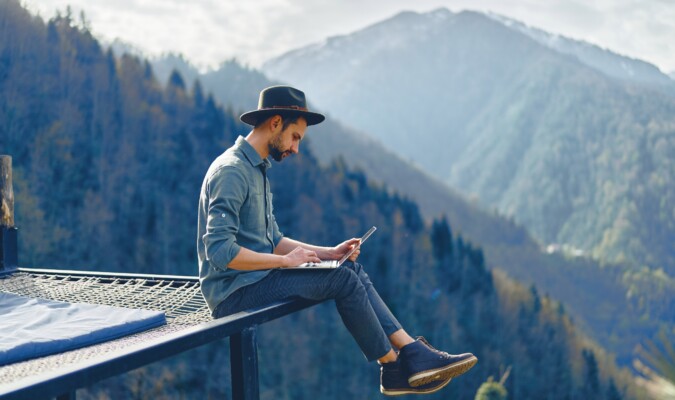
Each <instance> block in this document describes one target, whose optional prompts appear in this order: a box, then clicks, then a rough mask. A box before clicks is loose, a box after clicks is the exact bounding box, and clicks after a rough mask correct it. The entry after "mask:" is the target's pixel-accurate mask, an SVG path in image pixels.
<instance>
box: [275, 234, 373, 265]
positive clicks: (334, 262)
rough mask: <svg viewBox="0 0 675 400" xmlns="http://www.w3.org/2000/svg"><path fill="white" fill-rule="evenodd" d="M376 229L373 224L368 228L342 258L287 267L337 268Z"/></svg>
mask: <svg viewBox="0 0 675 400" xmlns="http://www.w3.org/2000/svg"><path fill="white" fill-rule="evenodd" d="M376 229H377V228H376V227H374V226H373V227H372V228H370V229H368V232H366V233H365V234H364V235H363V236H362V237H361V242H360V243H359V244H358V245H357V246H354V248H353V249H351V250H349V251H348V252H347V253H346V254H345V255H344V256H342V258H341V259H339V260H326V261H321V262H320V263H304V264H300V265H298V266H297V267H294V268H287V269H333V268H337V267H339V266H340V265H342V264H343V263H344V262H345V261H347V259H348V258H349V257H350V256H351V255H352V254H354V252H355V251H356V249H358V248H359V247H361V245H362V244H363V242H365V241H366V240H368V238H369V237H370V235H372V234H373V232H375V230H376Z"/></svg>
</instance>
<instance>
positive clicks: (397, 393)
mask: <svg viewBox="0 0 675 400" xmlns="http://www.w3.org/2000/svg"><path fill="white" fill-rule="evenodd" d="M451 380H452V379H448V380H447V381H445V382H443V384H441V385H440V386H436V387H434V388H430V389H414V388H410V389H385V388H384V387H382V385H380V393H382V394H383V395H385V396H402V395H406V394H431V393H436V392H438V391H439V390H441V389H443V388H444V387H446V386H448V384H449V383H450V381H451Z"/></svg>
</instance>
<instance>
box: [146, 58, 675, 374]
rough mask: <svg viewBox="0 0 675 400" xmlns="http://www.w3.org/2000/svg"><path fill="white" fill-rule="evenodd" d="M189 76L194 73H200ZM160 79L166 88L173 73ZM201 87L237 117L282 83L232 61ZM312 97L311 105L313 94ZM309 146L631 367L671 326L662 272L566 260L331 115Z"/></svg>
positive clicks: (673, 300) (669, 283)
mask: <svg viewBox="0 0 675 400" xmlns="http://www.w3.org/2000/svg"><path fill="white" fill-rule="evenodd" d="M157 62H161V63H164V65H163V66H162V68H160V69H158V70H163V71H172V70H174V69H176V70H180V68H181V64H178V65H172V60H171V59H168V58H167V59H158V60H154V63H157ZM189 73H196V69H194V70H193V71H189ZM158 77H159V78H160V81H163V82H168V73H167V75H165V76H159V75H158ZM200 81H201V82H204V88H205V90H207V91H212V92H213V95H214V97H215V98H216V99H218V100H219V101H220V102H221V103H222V104H224V105H227V108H228V109H235V110H239V111H238V113H240V112H242V111H245V110H250V109H254V108H256V107H257V93H258V91H259V90H260V89H262V88H264V87H267V86H270V85H272V84H276V82H273V81H270V80H268V78H267V77H265V75H263V74H262V73H260V72H259V71H256V70H254V69H251V68H248V67H244V66H241V65H240V64H239V63H237V62H236V61H233V60H230V61H227V62H225V63H223V64H222V65H221V66H220V68H218V69H217V70H214V71H210V72H208V73H205V74H202V75H201V76H200ZM243 82H246V84H245V85H243V84H242V83H243ZM247 85H250V87H249V88H248V89H247V88H246V87H247ZM252 89H253V90H252ZM308 96H309V99H310V100H312V98H313V94H312V92H308ZM312 108H313V106H312ZM322 111H323V110H322ZM306 142H307V147H309V149H310V150H311V152H312V153H313V154H315V155H316V156H317V159H318V160H319V161H320V162H321V163H322V164H324V165H327V164H330V163H332V162H334V160H335V159H336V158H337V159H339V160H341V161H340V162H341V163H343V164H345V165H347V166H349V167H350V168H358V169H359V170H362V171H367V174H368V177H369V179H371V180H373V181H374V182H376V183H377V184H384V185H386V187H388V188H390V189H394V190H395V191H397V192H398V193H400V194H402V195H404V196H406V197H408V198H411V199H414V200H415V202H416V203H417V204H419V206H420V211H422V213H423V214H424V215H425V216H426V219H427V220H432V219H434V218H437V217H438V216H439V215H442V214H444V215H446V216H447V219H448V221H449V222H450V224H451V225H452V226H453V227H454V230H455V232H457V233H458V234H461V235H462V237H463V238H465V240H469V241H471V242H474V243H481V246H482V247H483V250H484V251H485V254H486V259H487V260H488V265H489V266H490V267H492V268H497V269H501V270H503V271H505V272H506V273H507V274H508V275H509V276H511V277H513V278H515V279H517V280H518V281H520V282H522V283H524V284H526V285H530V284H534V285H536V286H537V287H538V288H539V289H540V290H541V291H542V292H544V293H547V294H549V295H551V296H552V297H553V298H555V299H558V300H561V301H563V302H564V304H565V307H566V309H567V310H568V312H569V313H570V315H572V316H573V317H574V318H575V320H576V321H577V322H578V323H579V325H581V326H583V327H584V330H585V331H586V332H588V333H589V334H590V335H591V336H592V337H593V338H594V339H596V340H597V341H598V342H600V343H601V344H602V345H603V346H605V347H606V348H608V349H610V350H611V351H612V352H614V353H615V354H616V355H617V361H618V362H619V363H620V364H621V365H631V363H632V361H633V359H634V357H635V354H634V348H635V346H637V345H638V344H640V343H641V341H642V340H644V339H645V338H651V337H654V335H656V333H657V332H658V329H659V327H660V326H662V325H664V324H665V325H666V326H667V325H668V324H672V323H673V315H672V312H670V311H669V310H672V307H673V306H675V297H673V296H672V295H670V294H669V293H671V289H674V290H675V281H674V280H672V279H669V278H667V277H666V278H665V279H664V278H663V277H662V275H661V274H660V273H659V271H658V270H649V269H647V270H644V271H637V272H630V271H629V268H628V266H622V265H612V266H610V267H603V266H601V265H600V264H599V263H597V262H594V261H591V260H588V259H585V258H583V257H581V258H580V257H574V256H568V255H567V254H566V252H565V251H557V250H556V249H555V247H553V248H551V249H550V250H549V251H543V250H541V249H540V246H539V245H538V244H536V243H535V242H534V240H533V239H532V238H531V236H530V235H529V233H528V232H527V231H526V230H524V229H523V228H522V227H520V226H518V225H517V224H515V223H514V222H513V220H512V219H509V218H505V217H503V216H501V215H500V214H498V213H496V212H485V211H482V210H481V208H480V207H477V206H476V205H475V203H474V202H470V201H466V200H465V199H464V198H463V196H461V195H458V194H457V193H456V192H455V191H453V190H451V189H449V188H448V187H447V185H445V184H444V183H442V182H441V181H440V180H438V179H435V178H431V177H430V176H429V175H428V174H426V173H424V172H423V171H422V170H421V169H420V168H419V167H415V166H413V165H411V164H410V163H409V162H407V161H405V160H403V159H402V158H401V157H400V156H397V155H396V154H394V153H393V152H391V151H389V150H387V149H385V148H384V146H383V145H382V144H381V143H379V142H378V141H377V140H374V139H371V138H370V137H369V136H368V135H367V134H366V133H364V132H359V131H357V130H355V129H353V128H351V127H349V126H347V125H345V124H343V123H341V122H338V121H336V120H335V119H334V118H332V117H331V115H330V114H329V115H328V118H327V119H326V122H324V123H323V124H321V125H318V126H316V127H313V128H312V129H311V131H310V135H308V136H307V140H306ZM549 252H550V253H551V254H549ZM567 253H570V254H571V253H572V252H567ZM655 288H659V289H658V290H655ZM645 315H649V317H647V318H645ZM635 321H641V322H640V323H636V322H635Z"/></svg>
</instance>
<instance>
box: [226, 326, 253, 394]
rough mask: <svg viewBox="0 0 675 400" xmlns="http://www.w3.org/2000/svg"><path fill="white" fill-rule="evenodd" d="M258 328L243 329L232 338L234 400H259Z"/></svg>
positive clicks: (231, 363) (231, 366) (231, 356)
mask: <svg viewBox="0 0 675 400" xmlns="http://www.w3.org/2000/svg"><path fill="white" fill-rule="evenodd" d="M256 336H257V335H256V326H255V325H254V326H251V327H248V328H245V329H243V330H242V331H241V332H239V333H235V334H234V335H232V336H231V337H230V371H231V374H232V399H234V400H258V399H259V398H260V394H259V383H258V342H257V338H256Z"/></svg>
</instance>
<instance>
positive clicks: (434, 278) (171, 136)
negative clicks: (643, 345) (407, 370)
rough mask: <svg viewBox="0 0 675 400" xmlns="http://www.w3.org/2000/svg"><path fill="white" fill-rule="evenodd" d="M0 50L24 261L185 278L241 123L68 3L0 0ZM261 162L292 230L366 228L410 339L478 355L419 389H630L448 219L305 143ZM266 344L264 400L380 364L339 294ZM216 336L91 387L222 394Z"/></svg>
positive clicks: (335, 386)
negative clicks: (370, 359) (430, 214)
mask: <svg viewBox="0 0 675 400" xmlns="http://www.w3.org/2000/svg"><path fill="white" fill-rule="evenodd" d="M0 54H2V55H3V58H2V61H3V63H2V64H1V65H2V67H1V68H2V69H1V71H2V73H0V89H1V90H0V120H2V121H6V123H4V124H2V125H0V140H1V142H0V143H1V144H2V149H3V152H7V153H9V154H11V155H12V156H13V157H14V166H15V167H14V171H15V183H16V187H15V190H16V191H15V194H16V196H15V198H16V206H17V208H16V213H17V214H16V221H17V225H19V227H20V228H21V233H20V235H21V236H20V246H21V248H20V253H21V254H22V256H24V257H23V258H22V265H26V266H41V267H60V268H63V267H66V266H67V267H73V268H87V269H91V268H97V269H105V270H117V271H127V272H148V273H169V274H194V272H195V269H196V260H195V249H194V242H195V235H196V229H195V226H194V224H195V222H194V215H195V207H196V196H197V195H198V192H199V185H200V184H201V178H202V175H203V173H204V171H206V168H207V166H208V164H209V163H210V161H211V160H212V159H213V158H214V157H215V156H216V155H217V154H218V153H219V152H221V151H223V150H224V149H225V148H226V147H228V146H229V145H230V144H231V143H232V142H233V141H234V139H235V138H236V136H237V135H238V134H241V133H245V127H243V126H242V125H240V124H239V123H238V122H237V121H236V116H234V115H232V114H231V113H228V112H227V111H226V110H224V109H223V108H221V107H219V106H218V105H216V104H215V102H214V101H213V99H212V98H211V97H210V96H209V95H207V94H205V92H204V90H203V88H202V87H201V85H200V84H196V85H194V86H192V87H191V88H188V87H187V86H186V84H185V82H184V80H183V78H182V77H181V76H180V75H179V74H172V76H171V78H170V80H169V84H168V87H166V88H163V87H162V86H161V85H160V84H159V83H158V82H157V81H156V80H155V79H154V76H153V73H152V69H151V68H150V65H149V63H148V62H147V61H144V60H140V59H138V58H135V57H130V56H122V57H121V58H116V57H114V55H113V54H112V52H105V51H103V49H102V48H101V47H100V45H99V44H98V42H97V41H96V40H94V39H93V37H92V36H91V34H90V33H89V32H88V30H87V29H86V28H84V27H79V26H77V25H75V24H74V22H73V20H72V19H70V17H69V16H68V15H66V16H63V17H57V18H55V19H53V20H50V21H49V22H47V23H45V22H43V21H42V20H41V19H40V18H37V17H33V16H31V15H29V14H28V12H27V11H25V10H24V9H22V8H21V6H20V4H19V3H18V2H14V1H9V2H3V3H0ZM271 173H272V174H273V175H272V176H271V181H272V182H273V189H274V192H275V198H274V202H275V209H276V210H277V212H276V214H277V218H278V221H279V223H280V225H281V227H282V230H284V232H285V233H286V234H288V235H289V236H293V237H297V238H299V239H306V240H310V239H311V240H312V241H317V242H327V243H330V242H337V241H339V240H342V239H344V238H345V237H349V236H354V234H355V232H361V231H362V230H363V228H364V227H366V226H370V225H371V224H375V225H377V226H378V227H379V228H380V230H378V233H377V235H374V236H373V237H372V239H371V240H369V242H368V251H364V253H363V254H362V258H361V259H362V261H363V262H364V263H365V264H367V265H369V266H370V267H369V274H370V275H371V278H372V279H373V280H374V281H375V282H376V284H377V285H378V287H379V288H380V293H381V294H382V296H383V298H385V299H386V300H387V302H388V303H389V304H390V305H391V307H392V309H393V310H394V311H395V313H396V314H397V315H398V316H399V318H400V319H401V320H402V321H403V322H404V323H405V324H406V325H407V326H410V327H411V331H414V333H416V334H422V333H423V334H425V335H426V336H427V337H429V339H430V340H431V341H432V342H433V343H434V344H435V345H437V346H439V347H441V348H447V349H451V348H452V349H456V350H458V351H459V349H464V348H467V347H468V348H470V349H471V351H474V352H475V353H476V354H478V355H479V357H480V358H481V366H480V368H476V369H475V371H472V373H470V374H467V375H466V376H465V377H463V378H462V379H457V380H456V382H453V384H452V385H451V386H449V387H448V388H447V390H445V391H444V392H442V394H439V395H438V396H430V397H429V398H445V397H446V396H450V397H453V398H472V397H473V395H474V394H475V392H476V389H477V387H478V386H479V385H480V383H482V382H483V381H485V380H486V379H487V377H488V376H489V375H496V374H497V373H498V372H499V371H500V368H501V367H503V366H505V365H512V366H513V374H512V378H510V380H509V383H508V385H507V388H508V390H509V392H511V393H513V395H514V396H516V397H518V398H532V399H537V398H542V397H546V398H553V399H557V398H560V399H565V398H574V397H576V398H595V397H598V396H606V397H609V398H612V399H617V398H636V397H637V396H638V394H639V393H637V392H636V391H635V388H634V387H633V386H632V383H631V380H630V377H628V376H626V374H625V373H620V372H618V371H616V369H615V367H614V366H613V363H612V361H611V359H610V358H608V357H606V356H605V355H604V352H603V351H602V350H601V349H600V348H598V347H597V346H595V345H593V344H592V343H591V342H589V341H588V340H587V339H585V338H584V336H583V335H581V334H579V333H578V332H577V330H576V328H575V326H574V324H573V323H572V321H571V320H570V318H569V317H568V315H567V313H566V312H565V311H564V308H563V307H561V306H560V305H559V304H558V303H556V302H555V301H553V300H551V299H550V298H549V297H548V296H545V295H541V294H539V292H538V291H537V290H536V288H534V287H532V288H530V289H529V290H528V289H526V288H524V287H523V286H520V285H518V284H516V283H514V282H513V281H511V280H509V279H508V278H505V277H503V276H500V275H499V274H494V273H493V272H491V271H490V270H488V269H487V268H486V260H485V255H484V253H483V251H482V250H481V248H480V247H479V246H477V245H475V244H471V243H469V242H467V241H466V240H465V239H464V238H462V237H461V236H460V235H457V234H456V232H453V229H452V228H451V225H449V224H448V223H447V221H446V220H443V219H435V220H434V221H433V223H432V224H431V225H429V224H425V223H424V220H423V219H422V216H421V214H420V213H419V210H418V207H417V205H416V204H415V203H414V202H412V201H410V200H408V199H406V198H403V197H401V196H398V195H394V194H391V193H390V192H389V191H388V190H387V189H386V188H383V187H381V186H376V185H373V184H372V183H370V182H369V180H368V177H367V176H366V175H365V174H364V173H362V172H358V171H354V170H352V169H349V168H345V166H344V164H342V163H339V162H337V163H331V164H329V165H328V166H325V167H324V166H321V165H319V164H318V162H317V161H316V159H315V158H314V156H313V155H312V153H311V151H310V152H305V154H304V155H303V156H299V157H294V158H292V159H291V160H290V161H289V162H286V163H283V164H280V165H275V167H274V168H273V169H272V171H271ZM318 187H320V188H321V190H315V189H316V188H318ZM317 222H320V223H323V224H329V225H330V226H331V227H332V229H331V230H325V229H321V228H320V227H319V226H318V225H317V224H316V223H317ZM497 330H498V331H499V335H495V334H494V332H496V331H497ZM289 338H291V340H289ZM260 341H261V351H260V354H261V356H263V357H265V360H266V362H265V363H264V364H263V365H262V371H261V376H262V380H261V381H262V388H261V390H262V391H263V392H265V393H267V396H269V397H270V398H293V399H304V398H307V399H310V398H311V399H314V398H317V397H318V398H322V399H331V398H344V397H354V398H357V397H361V398H372V397H374V396H376V395H377V393H378V387H377V384H376V382H377V372H376V368H375V369H373V367H376V366H375V365H367V364H366V363H364V362H363V359H362V355H361V354H359V352H358V351H357V350H356V348H355V346H354V343H353V341H352V340H351V339H350V338H349V337H348V336H347V335H346V332H345V330H344V329H343V328H342V327H341V322H340V320H339V318H338V316H337V314H336V313H335V311H334V308H333V307H332V304H324V305H322V306H320V307H316V308H313V309H312V310H309V311H308V312H305V313H302V314H299V315H297V316H293V317H289V318H283V319H281V320H279V321H276V322H274V324H271V325H269V326H267V327H264V328H262V330H261V333H260ZM224 347H226V346H223V345H222V343H219V344H217V345H214V346H210V347H207V348H202V349H199V350H197V351H195V352H191V353H188V354H185V355H182V356H180V357H177V358H174V359H172V360H169V361H167V362H166V363H163V364H159V365H154V366H152V367H149V368H145V369H142V370H140V371H136V372H134V373H132V374H130V375H127V376H123V377H119V378H115V379H112V380H109V381H106V382H104V383H102V384H101V385H98V386H96V387H93V388H89V389H88V390H87V392H88V396H91V397H98V398H100V397H110V398H130V397H141V398H143V397H150V398H158V397H177V398H178V397H180V398H207V397H226V396H227V394H226V393H227V390H228V384H227V382H226V381H227V379H220V378H221V377H223V376H225V374H226V373H227V372H228V368H229V367H228V363H227V362H226V361H224V360H227V358H226V357H227V351H226V350H225V349H224ZM289 354H292V355H293V364H294V366H296V367H297V368H295V369H293V370H291V371H289V369H288V357H289ZM317 360H331V362H330V363H323V362H321V363H320V364H317V363H318V361H317ZM317 365H320V368H319V367H317ZM543 376H545V377H546V378H545V379H542V377H543ZM298 382H302V386H300V385H298V384H297V383H298ZM441 396H443V397H441Z"/></svg>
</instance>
